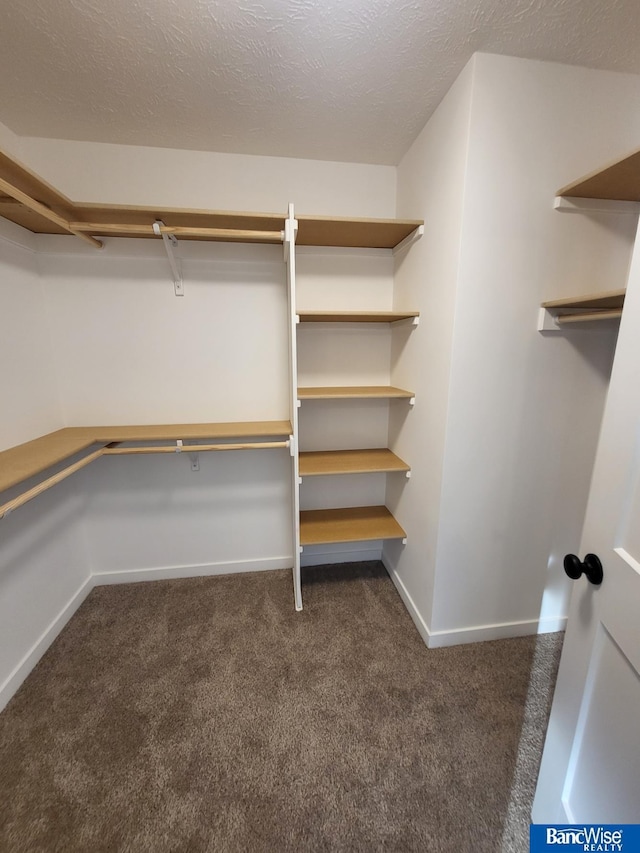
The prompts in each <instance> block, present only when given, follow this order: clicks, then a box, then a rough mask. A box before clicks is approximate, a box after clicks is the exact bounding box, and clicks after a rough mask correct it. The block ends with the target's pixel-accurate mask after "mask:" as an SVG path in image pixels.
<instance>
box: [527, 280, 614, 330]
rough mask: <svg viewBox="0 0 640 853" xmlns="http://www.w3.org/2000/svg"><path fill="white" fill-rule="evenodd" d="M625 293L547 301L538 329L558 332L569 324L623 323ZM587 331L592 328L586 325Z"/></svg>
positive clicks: (541, 311) (544, 303)
mask: <svg viewBox="0 0 640 853" xmlns="http://www.w3.org/2000/svg"><path fill="white" fill-rule="evenodd" d="M625 293H626V291H625V290H624V289H622V290H608V291H604V292H601V293H587V294H584V295H582V296H568V297H565V298H564V299H551V300H549V301H548V302H543V303H542V305H541V310H540V314H539V318H538V330H539V331H541V332H557V331H559V330H560V329H561V328H562V327H563V326H568V325H576V324H577V325H584V324H591V323H595V322H598V323H601V322H604V321H612V320H619V319H620V317H621V316H622V309H623V306H624V297H625ZM585 328H590V327H589V325H585Z"/></svg>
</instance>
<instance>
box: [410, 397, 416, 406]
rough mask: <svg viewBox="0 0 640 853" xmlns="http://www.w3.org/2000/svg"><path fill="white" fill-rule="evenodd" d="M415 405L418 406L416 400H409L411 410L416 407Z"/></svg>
mask: <svg viewBox="0 0 640 853" xmlns="http://www.w3.org/2000/svg"><path fill="white" fill-rule="evenodd" d="M415 404H416V398H415V397H411V399H410V400H409V405H410V406H411V408H413V407H414V406H415Z"/></svg>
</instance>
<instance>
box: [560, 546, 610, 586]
mask: <svg viewBox="0 0 640 853" xmlns="http://www.w3.org/2000/svg"><path fill="white" fill-rule="evenodd" d="M564 570H565V572H566V573H567V574H568V575H569V577H570V578H571V580H574V581H575V580H578V578H579V577H580V575H582V574H584V576H585V577H586V579H587V580H588V581H589V583H592V584H594V585H595V586H600V584H601V583H602V577H603V571H602V563H601V562H600V560H599V558H598V557H596V555H595V554H587V556H586V557H585V558H584V563H581V562H580V558H579V557H576V555H575V554H567V556H566V557H565V558H564Z"/></svg>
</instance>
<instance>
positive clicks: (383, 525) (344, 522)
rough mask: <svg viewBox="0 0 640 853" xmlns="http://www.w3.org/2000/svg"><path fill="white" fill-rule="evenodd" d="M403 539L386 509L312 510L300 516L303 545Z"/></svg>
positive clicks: (368, 507) (401, 533) (404, 536)
mask: <svg viewBox="0 0 640 853" xmlns="http://www.w3.org/2000/svg"><path fill="white" fill-rule="evenodd" d="M405 538H406V533H405V532H404V530H403V529H402V527H400V525H399V524H398V522H397V521H396V520H395V518H394V517H393V516H392V515H391V513H390V512H389V510H388V509H387V508H386V507H385V506H363V507H347V508H344V509H313V510H304V511H303V512H301V513H300V544H301V545H303V546H304V545H328V544H330V543H338V542H364V541H367V540H375V539H405Z"/></svg>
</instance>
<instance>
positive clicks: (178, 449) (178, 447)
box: [176, 438, 182, 453]
mask: <svg viewBox="0 0 640 853" xmlns="http://www.w3.org/2000/svg"><path fill="white" fill-rule="evenodd" d="M176 453H182V439H181V438H179V439H177V441H176Z"/></svg>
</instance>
